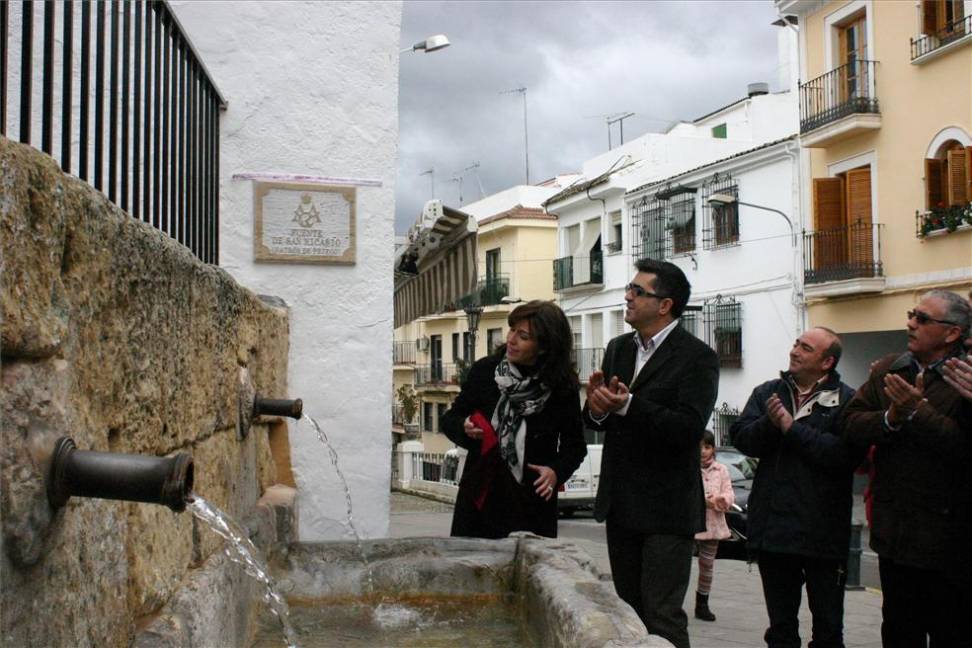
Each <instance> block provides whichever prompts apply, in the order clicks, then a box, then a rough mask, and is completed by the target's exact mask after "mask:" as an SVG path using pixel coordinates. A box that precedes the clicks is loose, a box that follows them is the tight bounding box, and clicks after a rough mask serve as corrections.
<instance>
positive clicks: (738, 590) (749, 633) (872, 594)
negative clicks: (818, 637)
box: [389, 493, 881, 648]
mask: <svg viewBox="0 0 972 648" xmlns="http://www.w3.org/2000/svg"><path fill="white" fill-rule="evenodd" d="M391 497H392V503H391V529H390V532H389V533H390V535H391V536H392V537H407V536H446V535H449V525H450V522H451V520H452V506H451V505H450V504H443V503H439V502H433V501H430V500H426V499H423V498H420V497H414V496H411V495H406V494H403V493H392V496H391ZM560 535H561V537H562V538H568V539H570V540H571V541H573V542H575V543H576V544H577V545H578V546H580V547H581V548H583V549H584V550H585V551H587V553H589V554H590V555H591V557H592V558H593V559H594V560H595V561H596V563H597V565H598V567H599V568H600V569H601V571H602V572H603V573H605V574H609V573H610V567H609V565H608V558H607V546H606V543H605V539H604V526H603V525H601V524H598V523H597V522H595V521H594V520H592V519H591V518H590V516H589V515H587V514H584V513H580V514H578V515H577V517H576V518H573V519H567V520H561V521H560ZM871 563H873V560H872V559H871V561H870V563H869V562H867V560H866V561H865V564H864V565H863V566H862V572H865V573H867V572H869V571H870V564H871ZM874 571H876V569H875V570H874ZM695 579H696V568H695V565H694V563H693V566H692V585H691V586H690V587H689V591H688V593H687V596H686V600H685V609H686V611H687V612H688V613H689V617H690V618H689V634H690V636H691V638H692V646H693V648H728V647H732V648H736V647H739V648H742V647H746V646H751V647H752V648H760V647H762V646H764V645H765V644H764V642H763V631H764V630H765V628H766V612H765V609H764V607H763V594H762V590H761V588H760V583H759V573H758V572H757V570H756V567H755V566H753V567H752V568H750V566H749V565H747V564H746V563H745V562H741V561H735V560H720V561H718V562H717V563H716V571H715V579H714V582H713V591H712V594H711V596H710V607H711V608H712V611H713V613H715V615H716V617H717V619H716V621H715V622H714V623H707V622H704V621H698V620H696V619H694V618H692V616H691V613H692V610H693V608H694V605H695V588H694V583H695ZM844 625H845V628H844V641H845V644H846V645H847V647H848V648H851V647H857V646H860V647H864V646H870V647H878V646H880V645H881V595H880V592H878V591H876V590H875V589H873V588H868V589H866V590H861V591H853V592H847V595H846V597H845V614H844ZM809 628H810V611H809V610H808V609H807V605H806V600H804V603H803V608H802V609H801V613H800V629H801V635H802V636H803V639H804V642H806V641H808V640H809V634H808V633H809Z"/></svg>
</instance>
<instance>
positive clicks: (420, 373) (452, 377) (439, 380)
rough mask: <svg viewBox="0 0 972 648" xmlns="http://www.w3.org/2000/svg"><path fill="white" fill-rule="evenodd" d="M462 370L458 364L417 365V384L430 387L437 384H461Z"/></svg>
mask: <svg viewBox="0 0 972 648" xmlns="http://www.w3.org/2000/svg"><path fill="white" fill-rule="evenodd" d="M459 377H460V370H459V367H458V366H457V365H454V364H444V363H433V364H430V365H422V366H419V367H415V385H416V386H417V387H429V386H435V385H456V386H458V385H459Z"/></svg>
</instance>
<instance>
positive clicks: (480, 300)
mask: <svg viewBox="0 0 972 648" xmlns="http://www.w3.org/2000/svg"><path fill="white" fill-rule="evenodd" d="M509 295H510V278H509V276H508V275H505V274H498V275H491V276H488V277H486V278H485V279H480V280H479V282H477V283H476V290H475V291H474V292H471V293H469V294H468V295H464V296H463V297H461V298H460V299H459V301H458V303H457V308H458V309H460V310H461V309H463V308H466V307H467V306H495V305H496V304H499V303H500V302H501V300H502V299H503V298H504V297H509Z"/></svg>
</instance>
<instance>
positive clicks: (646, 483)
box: [585, 326, 719, 535]
mask: <svg viewBox="0 0 972 648" xmlns="http://www.w3.org/2000/svg"><path fill="white" fill-rule="evenodd" d="M635 335H637V333H628V334H625V335H620V336H618V337H616V338H614V339H613V340H611V341H610V342H609V343H608V346H607V349H606V350H605V351H604V362H603V363H602V364H601V370H602V371H603V372H604V380H605V382H607V381H610V380H611V378H612V377H613V376H617V377H618V379H619V380H620V381H621V382H623V383H624V384H626V385H628V388H629V390H630V391H631V393H632V395H633V398H632V399H631V404H630V406H629V407H628V411H627V414H626V415H625V416H618V415H616V414H611V415H610V416H608V417H607V419H605V420H604V422H603V423H602V424H600V425H599V426H598V425H597V424H594V426H595V427H601V428H603V429H604V430H605V431H606V434H605V437H604V450H603V455H602V457H601V476H600V482H599V484H598V488H597V500H596V502H595V505H594V517H595V518H596V519H597V520H599V521H602V522H603V521H604V520H605V519H607V517H608V515H610V516H611V518H612V519H613V520H616V521H617V523H618V524H620V525H622V526H623V527H625V528H628V529H632V530H637V531H641V532H644V533H651V534H665V535H693V534H695V533H697V532H699V531H703V530H705V500H704V495H703V491H702V476H701V469H700V465H699V464H700V457H699V443H700V442H701V441H702V433H703V432H704V431H705V426H706V423H707V422H708V420H709V416H710V415H711V414H712V407H713V405H715V400H716V392H717V391H718V388H719V359H718V357H717V356H716V354H715V352H714V351H713V350H712V349H711V348H710V347H709V346H708V345H707V344H705V343H704V342H701V341H700V340H698V339H697V338H696V337H695V336H693V335H692V334H691V333H688V332H686V331H685V330H684V329H682V328H681V327H680V326H677V327H675V328H674V329H672V331H671V333H669V334H668V337H667V338H665V340H664V342H662V344H661V346H659V347H658V349H656V350H655V352H654V353H653V354H652V356H651V358H650V359H649V360H648V362H647V363H646V364H645V366H644V367H643V368H642V370H641V372H640V373H639V374H638V376H637V377H634V376H633V374H634V368H635V360H636V356H637V346H636V345H637V342H636V341H635V337H634V336H635ZM585 418H586V421H587V423H588V425H591V424H592V420H593V419H591V417H590V416H589V415H588V416H586V417H585Z"/></svg>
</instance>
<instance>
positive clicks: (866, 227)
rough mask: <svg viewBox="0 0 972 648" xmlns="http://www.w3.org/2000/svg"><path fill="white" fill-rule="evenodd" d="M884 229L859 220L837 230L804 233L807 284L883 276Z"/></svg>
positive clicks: (875, 224)
mask: <svg viewBox="0 0 972 648" xmlns="http://www.w3.org/2000/svg"><path fill="white" fill-rule="evenodd" d="M882 227H883V226H882V225H880V224H877V223H867V222H864V221H858V222H856V223H853V224H852V225H846V226H844V227H840V228H837V229H829V230H820V231H816V232H804V233H803V250H804V267H803V276H804V281H805V282H806V283H808V284H813V283H825V282H828V281H844V280H846V279H859V278H868V277H881V276H883V274H884V269H883V267H882V263H881V228H882Z"/></svg>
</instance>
